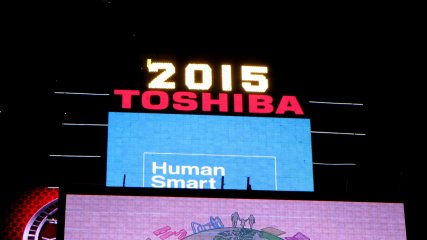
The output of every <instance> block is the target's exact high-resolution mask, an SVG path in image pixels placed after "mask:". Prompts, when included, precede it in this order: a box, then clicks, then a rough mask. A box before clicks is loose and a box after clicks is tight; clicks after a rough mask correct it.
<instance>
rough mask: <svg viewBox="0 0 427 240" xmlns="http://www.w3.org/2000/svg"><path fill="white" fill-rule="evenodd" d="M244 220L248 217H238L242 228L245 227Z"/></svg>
mask: <svg viewBox="0 0 427 240" xmlns="http://www.w3.org/2000/svg"><path fill="white" fill-rule="evenodd" d="M246 221H248V219H244V218H241V219H240V226H242V228H245V225H246Z"/></svg>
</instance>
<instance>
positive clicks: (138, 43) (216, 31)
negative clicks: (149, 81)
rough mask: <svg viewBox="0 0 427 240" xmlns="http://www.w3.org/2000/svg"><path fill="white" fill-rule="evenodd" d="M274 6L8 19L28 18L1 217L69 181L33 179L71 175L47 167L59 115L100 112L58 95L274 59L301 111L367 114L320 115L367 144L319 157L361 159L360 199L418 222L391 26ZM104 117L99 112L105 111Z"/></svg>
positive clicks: (9, 88) (5, 123)
mask: <svg viewBox="0 0 427 240" xmlns="http://www.w3.org/2000/svg"><path fill="white" fill-rule="evenodd" d="M272 2H274V3H268V2H267V3H263V4H260V5H252V4H250V3H246V4H245V6H243V4H242V5H237V4H235V5H233V6H231V5H229V4H228V3H221V2H214V1H209V2H205V1H203V2H200V3H197V4H196V8H191V9H190V8H186V7H185V6H184V5H182V4H181V3H180V4H177V3H175V4H174V6H170V7H166V6H165V5H167V4H166V3H163V2H162V3H157V4H155V3H150V4H146V3H139V4H133V3H132V4H128V3H119V2H116V1H91V2H90V3H87V2H86V3H74V2H66V3H58V4H57V5H54V6H53V7H52V6H51V8H50V9H49V10H48V9H42V10H41V11H29V12H31V14H28V15H27V13H26V12H21V11H19V13H20V14H21V15H17V16H18V17H15V18H9V19H8V20H9V22H15V21H18V20H17V18H19V16H23V18H20V20H21V21H20V22H19V23H16V24H10V25H8V26H7V33H9V32H10V34H6V36H7V37H6V39H5V44H3V48H4V50H5V56H6V59H7V60H8V61H7V64H6V70H7V71H6V74H7V76H6V79H8V80H2V81H1V84H0V86H1V88H0V94H1V95H0V101H1V102H0V104H1V105H0V107H1V108H0V110H1V112H0V130H1V134H0V135H1V142H2V146H4V147H2V152H1V153H0V154H1V155H0V159H1V162H2V163H1V165H0V166H1V167H0V169H1V172H0V174H1V181H2V182H3V183H4V185H5V188H6V189H7V191H6V195H7V196H9V197H6V198H4V197H3V194H2V201H4V204H2V209H1V210H2V211H3V210H4V208H6V207H5V206H8V204H9V202H10V201H12V200H13V199H14V197H15V196H16V195H17V194H19V188H25V187H26V186H29V185H38V184H55V183H59V184H61V183H63V181H67V180H66V179H65V180H64V178H63V177H62V178H61V175H63V174H62V173H50V174H52V175H53V177H52V178H51V179H50V178H49V177H40V176H38V174H36V173H35V172H41V174H44V173H43V171H44V170H45V169H48V170H49V171H58V170H61V171H67V169H69V168H67V165H66V164H65V165H64V163H63V162H62V163H61V162H56V160H55V161H53V160H49V159H48V160H46V158H47V156H48V154H51V153H52V152H55V150H57V149H55V147H58V145H57V144H54V142H56V141H62V140H63V139H57V138H58V136H60V134H58V131H59V130H58V129H59V124H60V122H61V121H62V120H63V116H62V115H61V114H62V112H63V111H64V109H71V110H74V109H73V107H70V106H72V105H73V104H75V105H76V106H78V107H76V108H77V111H74V112H76V114H77V115H76V117H75V118H77V119H78V118H79V117H81V118H84V115H85V114H86V113H87V112H90V111H92V110H93V108H91V107H93V106H94V105H90V104H89V105H88V106H86V108H85V107H82V106H84V105H85V103H82V102H75V103H73V102H65V103H64V102H57V101H56V99H55V98H54V97H53V96H52V92H53V91H58V90H67V89H71V90H73V88H75V89H76V90H87V91H91V90H92V91H111V86H113V84H114V82H115V81H118V80H117V79H134V78H136V77H137V76H136V75H135V72H137V71H136V70H135V69H137V68H138V64H139V60H138V59H139V58H140V54H142V53H147V52H148V53H150V54H153V53H154V54H159V55H167V56H171V55H172V56H175V57H177V58H200V59H202V58H204V57H206V56H208V58H209V59H212V58H213V59H219V60H222V59H234V60H236V59H249V60H251V59H256V58H262V59H267V60H268V61H270V62H272V64H273V66H272V69H277V70H276V71H277V72H279V71H280V74H278V75H277V76H280V77H283V79H290V80H292V81H287V82H279V81H278V80H275V81H274V84H275V85H274V86H275V88H274V91H277V92H276V93H277V94H281V93H282V89H285V90H283V91H290V92H292V93H294V94H295V95H297V96H300V97H301V98H302V99H304V100H316V99H319V100H325V101H326V100H328V101H349V102H363V103H365V107H364V110H363V111H361V112H358V113H357V114H356V115H351V114H350V115H348V116H346V114H347V112H345V111H344V112H339V111H334V110H328V109H326V110H318V112H316V111H313V113H319V111H320V113H322V114H323V116H320V115H316V116H315V117H314V118H315V119H317V120H318V122H317V123H316V122H315V123H313V126H312V127H313V128H314V127H319V128H322V127H325V128H329V129H331V128H332V129H334V130H337V131H339V130H342V131H347V130H348V131H354V132H365V133H367V137H366V138H365V139H364V141H363V142H362V143H360V142H357V143H356V144H357V146H358V147H360V148H359V149H353V150H352V151H354V152H352V153H345V152H342V151H340V150H339V148H328V149H322V148H323V147H324V146H326V147H327V146H328V144H329V145H336V144H339V143H338V142H339V141H340V140H330V139H327V138H325V139H320V140H318V141H319V143H318V146H313V149H314V150H316V151H317V154H318V156H319V158H320V156H322V157H324V156H328V155H330V156H337V155H343V156H346V155H349V156H350V155H354V156H353V157H354V158H360V159H359V161H360V166H361V169H358V170H356V171H354V172H353V173H352V179H353V181H355V182H357V183H355V184H354V189H353V190H352V191H354V193H357V194H370V193H374V192H379V193H384V194H385V195H387V194H390V195H400V194H402V193H403V194H404V195H405V197H407V198H408V199H409V200H410V201H411V203H413V205H411V208H410V209H409V210H410V213H412V211H415V206H416V205H415V203H416V200H415V199H416V197H415V195H416V194H415V191H414V189H415V187H414V185H415V183H416V182H417V181H418V180H419V179H418V176H417V175H416V174H415V172H416V171H415V168H416V167H415V166H416V164H414V161H413V160H412V156H411V155H410V154H407V153H406V152H405V151H403V149H402V148H403V147H402V145H403V143H401V142H402V134H403V136H406V134H405V132H406V131H405V130H404V129H402V128H396V127H395V126H398V125H401V124H403V121H401V119H402V112H403V111H404V110H402V102H403V99H402V98H396V95H397V96H399V93H401V94H404V93H403V90H402V89H399V87H398V86H395V85H393V84H392V83H391V80H388V79H387V78H390V77H389V76H386V74H385V73H384V72H385V71H391V72H393V69H392V68H391V67H390V66H389V65H388V62H389V61H390V58H391V57H392V56H391V55H392V54H391V53H390V52H389V51H387V50H388V49H389V45H390V44H392V43H391V42H390V41H389V40H387V38H386V37H385V36H384V35H385V34H386V29H387V23H386V22H384V21H382V20H379V19H378V18H377V17H376V15H375V14H374V13H375V12H374V11H371V10H368V9H369V8H363V7H356V6H338V7H337V6H303V7H301V6H300V7H298V8H292V7H290V6H286V4H279V3H278V2H277V3H276V1H272ZM194 4H195V3H187V4H185V5H194ZM273 67H274V68H273ZM279 69H280V70H279ZM391 77H396V76H391ZM276 93H275V94H276ZM272 94H273V93H272ZM53 100H55V101H53ZM403 105H405V104H404V103H403ZM80 107H81V108H80ZM404 107H405V106H403V109H404ZM79 108H80V109H79ZM101 108H102V109H97V110H96V109H95V112H97V111H98V112H103V111H104V112H105V109H104V108H103V107H101ZM328 111H329V112H328ZM71 112H72V111H71ZM328 114H329V116H327V115H328ZM354 116H356V117H354ZM316 124H317V125H316ZM390 126H391V127H390ZM397 136H399V137H397ZM74 140H76V141H78V138H76V139H74ZM323 141H324V142H323ZM102 144H103V143H102V142H101V143H97V145H102ZM322 144H323V145H322ZM99 148H100V149H102V146H101V147H99ZM333 149H335V150H336V151H337V153H333V152H332V151H333ZM314 150H313V151H314ZM76 152H78V151H76ZM334 154H335V155H334ZM315 160H316V159H315ZM6 162H7V164H6ZM101 166H102V167H104V166H103V165H101ZM91 167H92V168H95V167H96V166H89V169H91ZM72 169H73V170H78V169H75V168H72ZM85 174H87V172H85V171H84V170H82V176H83V177H82V179H83V180H81V181H83V182H85V181H87V182H90V181H92V180H93V179H94V178H97V177H101V176H92V178H91V177H88V176H86V175H85ZM320 174H321V175H322V176H323V178H322V179H324V180H325V182H324V183H323V185H322V183H316V182H315V185H316V184H318V185H319V186H321V187H320V188H319V189H321V191H322V190H323V191H325V192H328V191H334V190H335V188H334V187H327V186H326V185H327V184H330V183H332V182H334V180H335V179H334V178H332V177H331V179H328V178H327V177H326V176H327V175H328V174H331V175H334V174H336V173H333V172H329V170H324V171H322V172H321V173H320ZM346 174H347V173H346ZM65 175H67V174H65ZM101 178H102V177H101ZM95 182H97V180H95ZM337 188H338V187H337ZM16 189H18V190H16ZM340 191H341V190H340ZM417 201H418V200H417Z"/></svg>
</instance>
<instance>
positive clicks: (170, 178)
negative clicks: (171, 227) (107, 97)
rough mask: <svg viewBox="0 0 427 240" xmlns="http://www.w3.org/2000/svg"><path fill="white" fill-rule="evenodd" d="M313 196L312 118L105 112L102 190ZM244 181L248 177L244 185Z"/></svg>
mask: <svg viewBox="0 0 427 240" xmlns="http://www.w3.org/2000/svg"><path fill="white" fill-rule="evenodd" d="M222 176H224V182H223V183H224V185H223V188H224V189H247V185H248V183H249V184H250V186H251V188H252V189H253V190H277V191H313V190H314V187H313V169H312V150H311V131H310V120H309V119H303V118H273V117H248V116H219V115H193V114H167V113H124V112H110V113H109V120H108V150H107V186H122V185H123V183H125V186H127V187H154V188H197V189H220V188H221V183H222V179H221V178H222ZM248 178H249V179H248Z"/></svg>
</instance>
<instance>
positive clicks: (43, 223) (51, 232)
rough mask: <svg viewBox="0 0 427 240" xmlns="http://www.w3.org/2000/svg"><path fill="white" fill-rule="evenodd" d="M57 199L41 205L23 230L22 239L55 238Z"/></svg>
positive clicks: (44, 239)
mask: <svg viewBox="0 0 427 240" xmlns="http://www.w3.org/2000/svg"><path fill="white" fill-rule="evenodd" d="M57 212H58V199H55V200H53V201H51V202H49V203H48V204H46V205H44V206H43V207H41V208H40V209H39V210H38V211H37V212H36V213H35V214H34V215H33V217H32V218H31V219H30V221H29V222H28V224H27V226H26V227H25V230H24V235H23V240H56V226H57V223H58V217H57Z"/></svg>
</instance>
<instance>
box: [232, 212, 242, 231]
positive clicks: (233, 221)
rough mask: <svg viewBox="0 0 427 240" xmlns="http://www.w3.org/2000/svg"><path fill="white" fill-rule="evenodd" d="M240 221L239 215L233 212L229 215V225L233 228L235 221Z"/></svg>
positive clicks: (235, 224)
mask: <svg viewBox="0 0 427 240" xmlns="http://www.w3.org/2000/svg"><path fill="white" fill-rule="evenodd" d="M239 220H240V217H239V213H237V212H234V213H233V214H231V223H232V224H233V227H234V228H235V227H236V226H237V221H239Z"/></svg>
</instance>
